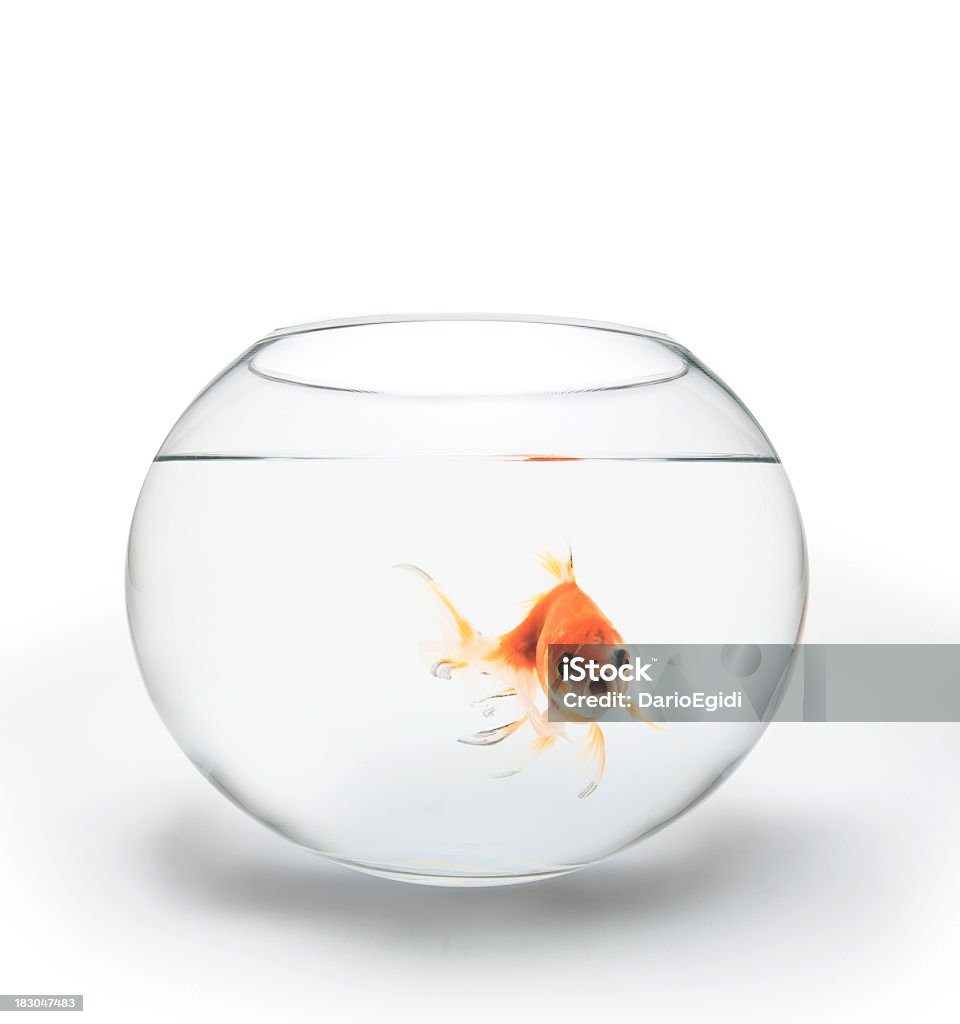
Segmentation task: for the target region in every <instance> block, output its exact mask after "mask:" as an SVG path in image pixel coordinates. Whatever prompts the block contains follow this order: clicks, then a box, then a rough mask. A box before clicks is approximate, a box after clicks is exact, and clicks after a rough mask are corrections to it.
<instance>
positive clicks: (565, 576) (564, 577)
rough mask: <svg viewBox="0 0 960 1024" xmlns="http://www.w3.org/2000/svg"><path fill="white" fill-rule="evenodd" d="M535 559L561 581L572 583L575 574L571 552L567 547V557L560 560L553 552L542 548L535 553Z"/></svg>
mask: <svg viewBox="0 0 960 1024" xmlns="http://www.w3.org/2000/svg"><path fill="white" fill-rule="evenodd" d="M537 561H538V562H539V563H540V565H542V566H543V568H544V569H546V570H547V572H548V573H550V575H551V576H553V577H554V578H555V579H557V580H559V581H560V582H561V583H573V582H574V581H575V580H576V576H574V573H573V552H572V551H571V550H570V549H569V548H568V549H567V557H566V559H565V560H563V561H561V560H560V559H559V558H557V556H556V555H555V554H553V552H551V551H547V550H543V551H540V552H538V553H537Z"/></svg>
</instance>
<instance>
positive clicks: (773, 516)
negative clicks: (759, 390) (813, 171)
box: [127, 316, 807, 885]
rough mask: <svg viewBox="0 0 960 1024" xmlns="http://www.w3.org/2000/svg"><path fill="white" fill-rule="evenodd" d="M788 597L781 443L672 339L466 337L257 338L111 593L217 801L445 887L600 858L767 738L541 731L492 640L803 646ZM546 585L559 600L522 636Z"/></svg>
mask: <svg viewBox="0 0 960 1024" xmlns="http://www.w3.org/2000/svg"><path fill="white" fill-rule="evenodd" d="M544 552H546V555H544ZM571 553H572V557H573V564H572V568H571V566H570V564H569V555H570V554H571ZM806 586H807V570H806V555H805V548H804V541H803V531H802V527H801V523H800V518H799V515H798V512H797V508H796V504H795V501H794V497H793V493H792V490H791V488H790V485H789V482H788V480H787V477H786V475H785V473H784V471H783V468H782V466H781V464H780V461H779V459H778V457H777V455H776V453H775V451H774V449H773V447H772V446H771V444H770V442H769V440H768V439H767V437H766V435H765V434H764V433H763V431H762V430H761V428H760V427H759V425H758V424H757V423H756V421H755V420H754V419H753V417H752V416H751V415H750V413H749V412H748V411H747V410H746V408H745V407H744V406H743V404H742V403H741V402H740V401H739V399H738V398H737V397H736V396H735V395H734V394H733V392H731V391H730V389H729V388H727V387H726V386H725V385H724V384H723V383H722V382H721V381H720V380H719V379H718V378H717V376H716V375H715V374H714V373H712V372H711V371H710V370H708V369H707V368H706V367H705V366H704V365H703V364H702V363H700V362H699V361H698V360H697V359H695V358H694V357H693V356H692V355H691V354H690V353H689V352H688V351H687V350H685V349H684V348H682V347H681V346H679V345H677V344H676V343H674V342H673V341H671V340H670V339H668V338H667V337H665V336H663V335H660V334H656V333H653V332H650V331H644V330H639V329H635V328H629V327H620V326H616V325H611V324H598V323H588V322H578V321H561V320H546V319H544V318H524V317H485V316H457V317H377V318H367V319H358V320H348V321H335V322H329V323H321V324H313V325H308V326H304V327H297V328H293V329H290V330H284V331H278V332H275V333H274V334H272V335H270V336H268V337H267V338H265V339H264V340H263V341H261V342H259V343H258V344H256V345H254V346H253V347H252V348H251V349H249V350H248V351H247V352H245V353H244V354H243V355H242V356H241V357H240V358H239V359H237V360H236V362H234V363H233V364H232V365H231V366H229V367H228V368H227V369H226V370H225V371H224V372H223V373H222V374H220V375H219V376H218V377H217V378H216V379H215V380H214V381H213V382H212V383H211V384H210V385H209V386H208V387H207V388H206V389H205V390H204V391H203V392H201V394H200V395H199V396H198V398H197V399H196V400H195V401H194V402H193V403H192V404H191V406H190V407H189V408H188V409H187V411H186V412H185V413H184V414H183V416H182V417H181V418H180V420H179V421H178V422H177V424H176V425H175V426H174V428H173V430H172V431H171V433H170V435H169V436H168V438H167V440H166V441H165V443H164V445H163V447H162V448H161V450H160V452H159V454H158V455H157V457H156V459H155V461H154V463H153V465H152V466H151V468H150V471H149V473H148V475H147V478H146V481H145V483H144V486H143V490H142V493H141V495H140V500H139V502H138V505H137V509H136V513H135V515H134V520H133V525H132V529H131V536H130V547H129V555H128V572H127V600H128V610H129V617H130V625H131V631H132V635H133V639H134V644H135V647H136V651H137V655H138V658H139V662H140V666H141V670H142V673H143V677H144V679H145V681H146V685H147V688H148V690H149V693H150V695H151V698H152V699H153V701H154V704H155V705H156V708H157V710H158V712H159V713H160V715H161V717H162V718H163V720H164V722H165V723H166V725H167V727H168V728H169V730H170V732H171V733H172V734H173V736H174V737H175V739H176V740H177V742H178V743H179V745H180V746H181V748H182V749H183V750H184V752H185V753H186V754H187V756H188V757H189V758H190V759H191V760H192V761H193V763H194V764H195V765H196V766H197V767H198V768H199V770H200V771H201V772H202V773H203V774H204V775H205V776H206V777H207V778H208V779H210V781H211V782H212V783H213V784H214V785H216V786H217V788H218V789H220V790H221V792H223V793H224V794H225V795H227V796H228V797H229V798H230V799H231V800H233V801H234V802H235V803H236V804H237V805H238V806H240V807H241V808H243V809H244V810H245V811H247V812H248V813H249V814H251V815H253V816H254V817H255V818H257V819H258V820H260V821H261V822H263V823H264V824H266V825H268V826H269V827H270V828H272V829H274V830H276V831H277V832H279V833H280V834H282V835H284V836H286V837H288V838H289V839H292V840H293V841H295V842H297V843H299V844H301V845H303V846H306V847H308V848H310V849H312V850H315V851H317V852H318V853H321V854H323V855H325V856H326V857H328V858H330V859H332V860H335V861H337V862H339V863H342V864H346V865H349V866H351V867H355V868H358V869H360V870H364V871H369V872H373V873H376V874H381V875H386V876H389V877H393V878H399V879H404V880H408V881H415V882H425V883H434V884H447V885H485V884H503V883H508V882H518V881H526V880H531V879H535V878H543V877H549V876H553V875H558V874H562V873H565V872H568V871H572V870H576V869H578V868H582V867H584V866H586V865H589V864H592V863H595V862H596V861H598V860H600V859H602V858H604V857H606V856H608V855H609V854H611V853H613V852H615V851H617V850H620V849H623V848H624V847H626V846H629V845H631V844H632V843H634V842H636V841H638V840H639V839H641V838H643V837H644V836H646V835H649V834H650V833H652V832H653V831H655V830H657V829H658V828H660V827H662V826H663V825H664V824H666V823H668V822H670V821H672V820H673V819H675V818H676V817H677V816H679V815H680V814H681V813H683V812H684V811H685V810H687V809H689V808H690V807H692V806H693V805H694V804H695V803H697V802H698V801H699V800H700V799H701V798H702V797H703V796H704V795H705V794H707V793H708V792H710V791H711V790H712V789H713V788H714V787H715V786H716V785H717V783H718V782H719V781H720V780H722V779H724V778H725V777H726V776H727V775H728V774H729V773H730V771H731V769H732V768H733V767H734V766H736V764H738V763H739V761H740V760H741V759H742V758H743V757H744V756H745V755H746V754H747V753H748V751H749V750H750V748H751V747H752V746H753V744H754V743H755V742H756V740H757V739H758V738H759V736H760V734H761V733H762V731H763V729H764V722H763V721H754V722H722V723H720V722H710V723H693V722H685V723H673V724H671V725H670V727H669V728H664V729H659V730H653V729H650V728H647V727H646V726H645V725H643V724H642V723H633V722H620V723H610V724H604V725H602V726H601V728H600V733H601V735H600V738H599V739H598V738H597V736H596V733H595V732H593V731H592V728H591V726H589V725H582V726H581V725H574V724H568V725H563V726H561V727H560V728H559V729H557V728H556V727H555V725H553V724H551V723H548V722H547V721H546V718H545V716H544V715H543V710H544V708H545V703H546V702H545V697H544V694H543V692H542V688H540V687H539V686H538V682H539V680H538V678H537V671H538V670H537V664H536V659H535V657H534V656H533V655H532V654H530V652H529V651H527V653H523V652H522V651H520V648H519V647H516V649H514V647H511V648H509V658H508V656H507V653H505V652H508V646H509V645H508V644H507V641H506V640H504V639H502V638H504V637H509V636H514V637H517V636H520V635H521V633H522V636H523V637H525V638H526V640H527V641H529V642H530V643H533V644H538V643H539V644H542V643H543V642H545V638H546V632H547V626H546V623H547V622H551V623H553V626H555V627H556V628H557V629H561V630H566V634H565V639H570V636H571V631H572V632H573V633H574V634H575V633H576V631H577V630H578V629H586V628H587V627H586V626H583V625H582V623H584V622H587V621H588V620H589V622H590V623H592V624H593V626H597V624H598V623H599V624H600V625H599V626H598V627H597V628H601V627H602V630H607V632H608V633H609V635H610V636H616V637H619V639H620V640H622V641H624V642H628V643H641V642H657V643H666V642H683V643H704V644H707V643H709V644H727V643H741V642H742V643H756V644H761V643H767V644H790V645H795V644H796V642H797V640H798V637H799V632H800V629H801V624H802V618H803V610H804V605H805V599H806ZM558 587H562V588H566V589H565V590H564V591H563V593H564V594H566V595H567V596H569V597H570V600H571V602H572V603H568V604H565V605H563V606H562V607H563V608H566V609H568V610H567V611H557V610H554V611H553V612H550V615H551V616H552V618H550V617H549V616H548V615H547V613H546V612H544V614H543V615H541V616H540V620H542V621H540V623H539V625H538V624H537V622H534V621H533V620H534V619H535V618H536V615H534V614H533V611H532V610H534V611H535V610H536V609H537V608H538V605H539V607H540V609H541V611H542V610H543V609H545V608H546V607H547V605H545V604H544V603H543V602H544V601H545V600H548V599H549V600H553V599H554V598H556V597H557V594H558V593H559V591H557V590H556V588H558ZM551 594H553V598H550V595H551ZM551 607H553V608H554V609H560V608H561V604H560V603H556V602H555V603H554V605H551ZM584 609H587V610H588V611H589V615H587V616H586V618H585V617H584V614H585V613H584ZM531 616H533V618H531ZM564 616H566V617H565V618H564ZM524 623H526V625H525V626H524V627H523V630H522V631H521V633H517V632H513V631H516V630H517V628H518V627H520V626H521V625H522V624H524ZM551 628H553V627H551ZM591 628H592V627H591ZM538 631H539V632H538ZM591 635H592V634H591ZM574 639H578V640H583V639H586V637H579V638H578V637H576V636H574ZM531 650H532V648H531ZM528 655H529V657H528ZM524 658H528V660H527V661H523V659H524ZM501 694H505V695H503V696H501ZM516 723H519V724H516ZM598 744H599V748H598Z"/></svg>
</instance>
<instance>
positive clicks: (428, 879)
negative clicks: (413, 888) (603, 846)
mask: <svg viewBox="0 0 960 1024" xmlns="http://www.w3.org/2000/svg"><path fill="white" fill-rule="evenodd" d="M324 856H325V855H324ZM325 859H326V860H329V861H332V862H333V863H334V864H339V865H341V866H342V867H345V868H351V869H353V870H354V871H361V872H363V874H365V875H375V876H376V877H377V878H389V879H390V880H391V881H394V882H410V883H411V884H413V885H436V886H445V887H447V888H473V889H475V888H481V887H484V886H492V885H522V884H523V883H525V882H540V881H544V880H545V879H548V878H561V877H562V876H563V875H570V874H573V872H575V871H581V870H582V869H583V868H585V867H588V866H589V865H587V864H570V865H565V866H563V867H558V868H556V869H554V870H551V871H532V872H528V873H517V874H509V873H507V874H493V873H491V874H481V873H477V874H471V873H470V872H467V871H464V872H451V873H448V874H444V873H442V872H441V871H440V870H437V871H436V872H433V871H429V870H426V869H418V870H414V869H409V868H396V867H385V866H380V865H377V864H365V863H362V862H358V861H352V860H345V859H342V858H340V857H327V856H325Z"/></svg>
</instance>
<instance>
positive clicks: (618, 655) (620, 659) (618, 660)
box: [613, 647, 629, 669]
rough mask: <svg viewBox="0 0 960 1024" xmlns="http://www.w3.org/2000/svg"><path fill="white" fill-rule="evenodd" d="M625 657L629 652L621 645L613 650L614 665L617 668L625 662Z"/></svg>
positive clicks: (627, 656) (621, 666)
mask: <svg viewBox="0 0 960 1024" xmlns="http://www.w3.org/2000/svg"><path fill="white" fill-rule="evenodd" d="M627 658H629V654H628V653H627V652H626V651H625V650H624V649H623V648H622V647H620V648H618V649H617V650H615V651H614V652H613V664H614V667H615V668H617V669H620V668H623V666H624V665H625V664H626V661H627Z"/></svg>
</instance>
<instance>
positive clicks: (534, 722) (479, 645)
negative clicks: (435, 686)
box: [394, 551, 626, 799]
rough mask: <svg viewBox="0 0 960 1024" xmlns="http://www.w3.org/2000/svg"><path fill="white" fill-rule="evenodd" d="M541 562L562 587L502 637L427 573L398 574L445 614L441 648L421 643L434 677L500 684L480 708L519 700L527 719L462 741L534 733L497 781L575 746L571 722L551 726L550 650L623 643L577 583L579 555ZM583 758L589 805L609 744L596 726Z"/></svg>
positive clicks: (589, 729) (535, 603) (483, 742)
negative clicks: (479, 678) (416, 581)
mask: <svg viewBox="0 0 960 1024" xmlns="http://www.w3.org/2000/svg"><path fill="white" fill-rule="evenodd" d="M539 561H540V564H541V565H542V567H543V568H544V569H545V570H546V571H547V573H549V575H550V576H551V577H553V579H554V580H555V582H554V583H553V585H552V586H551V587H550V588H549V589H548V590H546V591H544V592H543V593H541V594H538V595H537V596H536V597H535V598H533V599H532V600H531V601H530V602H529V609H530V610H529V612H528V613H527V615H526V616H525V617H524V618H523V620H522V621H521V622H520V623H519V624H518V625H516V626H515V627H514V628H513V629H511V630H509V631H508V632H506V633H503V634H501V635H499V636H486V635H484V634H483V633H481V632H479V631H478V630H477V629H476V628H475V627H474V625H473V624H472V623H471V622H470V620H469V619H467V618H466V617H465V616H464V615H463V614H462V613H461V612H460V611H459V610H458V608H457V607H456V606H455V605H454V603H453V602H452V601H451V600H450V598H449V597H448V596H447V595H446V594H445V593H444V592H443V591H442V590H441V589H440V586H439V584H438V583H437V582H436V580H435V579H434V578H433V577H432V576H430V575H429V573H427V572H425V571H424V570H423V569H420V568H419V567H417V566H415V565H409V564H403V565H398V566H395V567H394V568H397V569H403V570H406V571H408V572H412V573H413V574H415V575H416V576H417V577H419V578H420V579H421V580H422V581H423V582H424V583H426V585H427V586H428V587H429V589H430V591H431V592H432V594H433V596H434V598H435V599H436V601H437V602H438V604H439V607H440V609H441V611H442V616H443V622H444V630H443V638H442V639H441V640H440V641H439V642H429V641H428V642H425V643H423V644H421V652H422V653H423V654H424V656H425V658H426V660H427V662H428V663H429V664H430V671H431V673H432V675H433V676H435V677H436V678H439V679H445V680H449V679H453V678H454V677H455V676H456V675H457V674H458V673H461V672H466V671H470V670H473V671H479V672H480V673H482V674H483V675H485V676H490V677H492V678H494V679H495V680H496V683H497V686H498V687H499V688H498V689H497V690H496V692H494V693H490V694H488V695H487V696H486V697H483V698H481V700H480V701H475V702H474V703H485V704H487V705H488V706H489V705H490V704H491V703H492V702H493V701H496V700H499V699H503V698H508V697H513V698H516V700H517V702H518V704H519V710H520V712H521V714H520V716H519V717H518V718H516V719H515V720H514V721H512V722H508V723H507V724H506V725H500V726H497V727H495V728H491V729H484V730H481V731H480V732H478V733H476V734H474V735H472V736H468V737H464V738H462V739H460V742H461V743H465V744H467V745H470V746H478V747H488V746H493V745H494V744H497V743H500V742H502V741H503V740H505V739H506V738H507V737H508V736H511V735H512V734H513V733H515V732H517V731H518V730H520V729H523V728H529V729H530V730H531V731H532V733H533V737H532V739H531V741H530V742H529V744H528V745H527V748H526V753H525V756H524V758H523V761H522V763H521V764H520V765H518V767H516V768H514V769H511V770H510V771H505V772H499V773H497V774H496V775H495V776H494V778H508V777H510V776H513V775H516V774H518V773H519V772H520V771H522V770H523V769H524V768H526V767H528V766H529V764H531V763H532V762H533V761H534V760H536V759H537V758H539V757H540V756H542V755H543V754H544V753H545V752H546V751H548V750H550V749H551V748H552V747H553V746H554V745H555V744H556V742H557V741H558V740H559V739H561V738H562V739H565V740H568V741H570V737H569V735H568V734H567V728H566V727H567V722H566V721H550V720H549V718H548V715H547V710H548V707H549V700H550V694H549V680H550V664H549V661H550V657H549V649H550V648H551V647H554V648H555V650H554V656H556V653H557V649H559V650H560V651H561V652H567V653H566V656H569V655H570V654H572V653H575V652H578V651H581V650H583V649H584V648H587V647H590V646H592V645H595V644H596V645H604V646H605V648H608V647H613V646H615V645H618V644H622V643H623V638H622V637H621V635H620V633H619V632H618V631H617V629H616V627H615V626H614V625H613V623H612V622H611V621H610V620H609V619H608V618H607V616H606V615H604V613H603V612H602V611H601V610H600V608H599V607H598V606H597V604H596V602H595V601H594V600H593V599H592V598H591V597H590V596H589V595H587V594H586V593H585V592H584V591H583V590H582V589H581V588H580V586H579V584H578V583H577V579H576V574H575V572H574V567H573V554H572V552H568V554H567V557H566V559H563V560H562V559H560V558H558V557H557V556H555V555H553V554H551V553H550V552H546V551H545V552H541V554H540V555H539ZM614 656H615V658H616V659H617V662H618V664H619V662H620V661H622V659H623V658H625V657H626V651H622V650H621V651H617V652H615V655H614ZM541 696H542V697H545V698H546V699H547V707H544V708H541V707H539V706H538V703H537V702H538V698H540V697H541ZM575 727H578V726H575ZM581 756H582V759H583V760H584V761H586V762H587V765H588V768H589V781H588V783H587V785H586V786H585V787H584V789H583V790H582V791H581V792H580V794H579V797H580V799H584V798H586V797H588V796H590V795H591V794H592V793H594V792H595V791H596V789H597V787H598V786H599V785H600V781H601V779H602V778H603V774H604V771H605V768H606V741H605V739H604V734H603V730H602V729H601V727H600V725H599V724H598V723H596V722H589V723H586V728H585V730H584V733H583V737H582V741H581Z"/></svg>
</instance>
